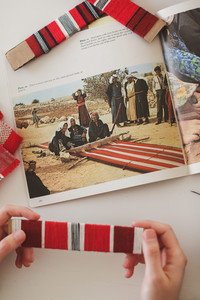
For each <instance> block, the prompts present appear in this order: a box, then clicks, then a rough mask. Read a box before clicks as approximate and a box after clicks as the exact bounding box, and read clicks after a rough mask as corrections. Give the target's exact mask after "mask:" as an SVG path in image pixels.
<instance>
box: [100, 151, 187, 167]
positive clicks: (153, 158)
mask: <svg viewBox="0 0 200 300" xmlns="http://www.w3.org/2000/svg"><path fill="white" fill-rule="evenodd" d="M97 150H101V151H102V152H103V151H108V152H111V153H116V154H121V155H126V156H131V157H133V158H141V159H145V160H146V161H150V162H153V161H155V162H159V163H166V164H170V165H173V166H182V165H183V164H182V163H179V162H174V161H171V160H170V161H168V160H166V159H164V158H159V157H156V156H155V154H152V157H151V154H150V155H149V158H148V157H147V156H145V155H142V154H134V153H133V154H132V153H127V154H126V153H124V152H122V151H119V150H118V151H117V150H114V149H107V148H106V149H104V148H97ZM131 163H132V162H131ZM135 163H136V164H137V163H138V162H137V161H136V162H135ZM155 167H156V168H157V167H158V166H157V165H155Z"/></svg>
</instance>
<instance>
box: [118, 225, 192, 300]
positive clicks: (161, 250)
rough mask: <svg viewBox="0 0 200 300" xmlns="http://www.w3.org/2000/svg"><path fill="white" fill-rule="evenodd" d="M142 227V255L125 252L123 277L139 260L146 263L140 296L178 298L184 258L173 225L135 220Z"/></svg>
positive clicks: (146, 299)
mask: <svg viewBox="0 0 200 300" xmlns="http://www.w3.org/2000/svg"><path fill="white" fill-rule="evenodd" d="M133 226H136V227H143V228H145V229H146V230H144V233H143V255H133V254H127V256H126V259H125V262H124V265H123V266H124V267H125V268H126V269H127V271H126V277H127V278H129V277H131V276H132V275H133V271H134V267H135V266H136V265H137V264H138V263H145V264H146V268H145V275H144V279H143V283H142V289H141V299H142V300H177V299H178V295H179V292H180V289H181V285H182V281H183V276H184V271H185V266H186V263H187V259H186V256H185V254H184V253H183V251H182V249H181V247H180V245H179V243H178V240H177V238H176V236H175V233H174V231H173V229H172V228H171V227H170V226H169V225H166V224H162V223H158V222H154V221H140V222H134V223H133Z"/></svg>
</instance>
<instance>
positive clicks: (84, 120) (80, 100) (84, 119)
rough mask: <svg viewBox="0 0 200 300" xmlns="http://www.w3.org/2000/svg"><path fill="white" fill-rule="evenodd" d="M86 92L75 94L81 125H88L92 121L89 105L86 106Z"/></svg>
mask: <svg viewBox="0 0 200 300" xmlns="http://www.w3.org/2000/svg"><path fill="white" fill-rule="evenodd" d="M86 97H87V96H86V93H83V94H82V95H81V96H75V95H73V98H74V100H76V101H77V105H78V113H79V122H80V125H82V126H85V127H88V126H89V123H90V115H89V113H88V110H87V107H86V106H85V98H86Z"/></svg>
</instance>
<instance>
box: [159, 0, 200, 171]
mask: <svg viewBox="0 0 200 300" xmlns="http://www.w3.org/2000/svg"><path fill="white" fill-rule="evenodd" d="M199 7H200V1H199V0H195V1H188V2H184V3H182V4H179V5H176V6H173V7H171V8H168V9H166V10H162V11H160V12H159V13H158V15H159V16H160V17H161V18H164V19H165V20H166V21H167V22H168V26H167V27H166V28H165V29H164V30H163V31H162V33H161V42H162V45H163V52H164V56H165V61H166V66H167V70H168V77H169V82H170V87H171V93H172V97H173V100H174V104H175V108H176V113H177V119H178V124H179V127H180V131H181V135H182V141H183V144H184V151H185V154H186V159H187V164H188V165H189V169H190V172H191V173H198V172H199V167H200V164H199V162H200V155H199V154H200V85H199V84H200V8H199Z"/></svg>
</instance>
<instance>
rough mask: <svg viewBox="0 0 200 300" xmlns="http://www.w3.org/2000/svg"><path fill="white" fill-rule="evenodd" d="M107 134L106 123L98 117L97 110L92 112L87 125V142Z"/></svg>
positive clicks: (108, 133) (108, 134)
mask: <svg viewBox="0 0 200 300" xmlns="http://www.w3.org/2000/svg"><path fill="white" fill-rule="evenodd" d="M108 136H110V132H109V128H108V125H107V124H106V123H103V122H102V121H101V120H100V119H99V115H98V113H97V112H93V113H92V114H91V121H90V125H89V142H90V143H91V142H94V141H98V140H100V139H103V138H105V137H108Z"/></svg>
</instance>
